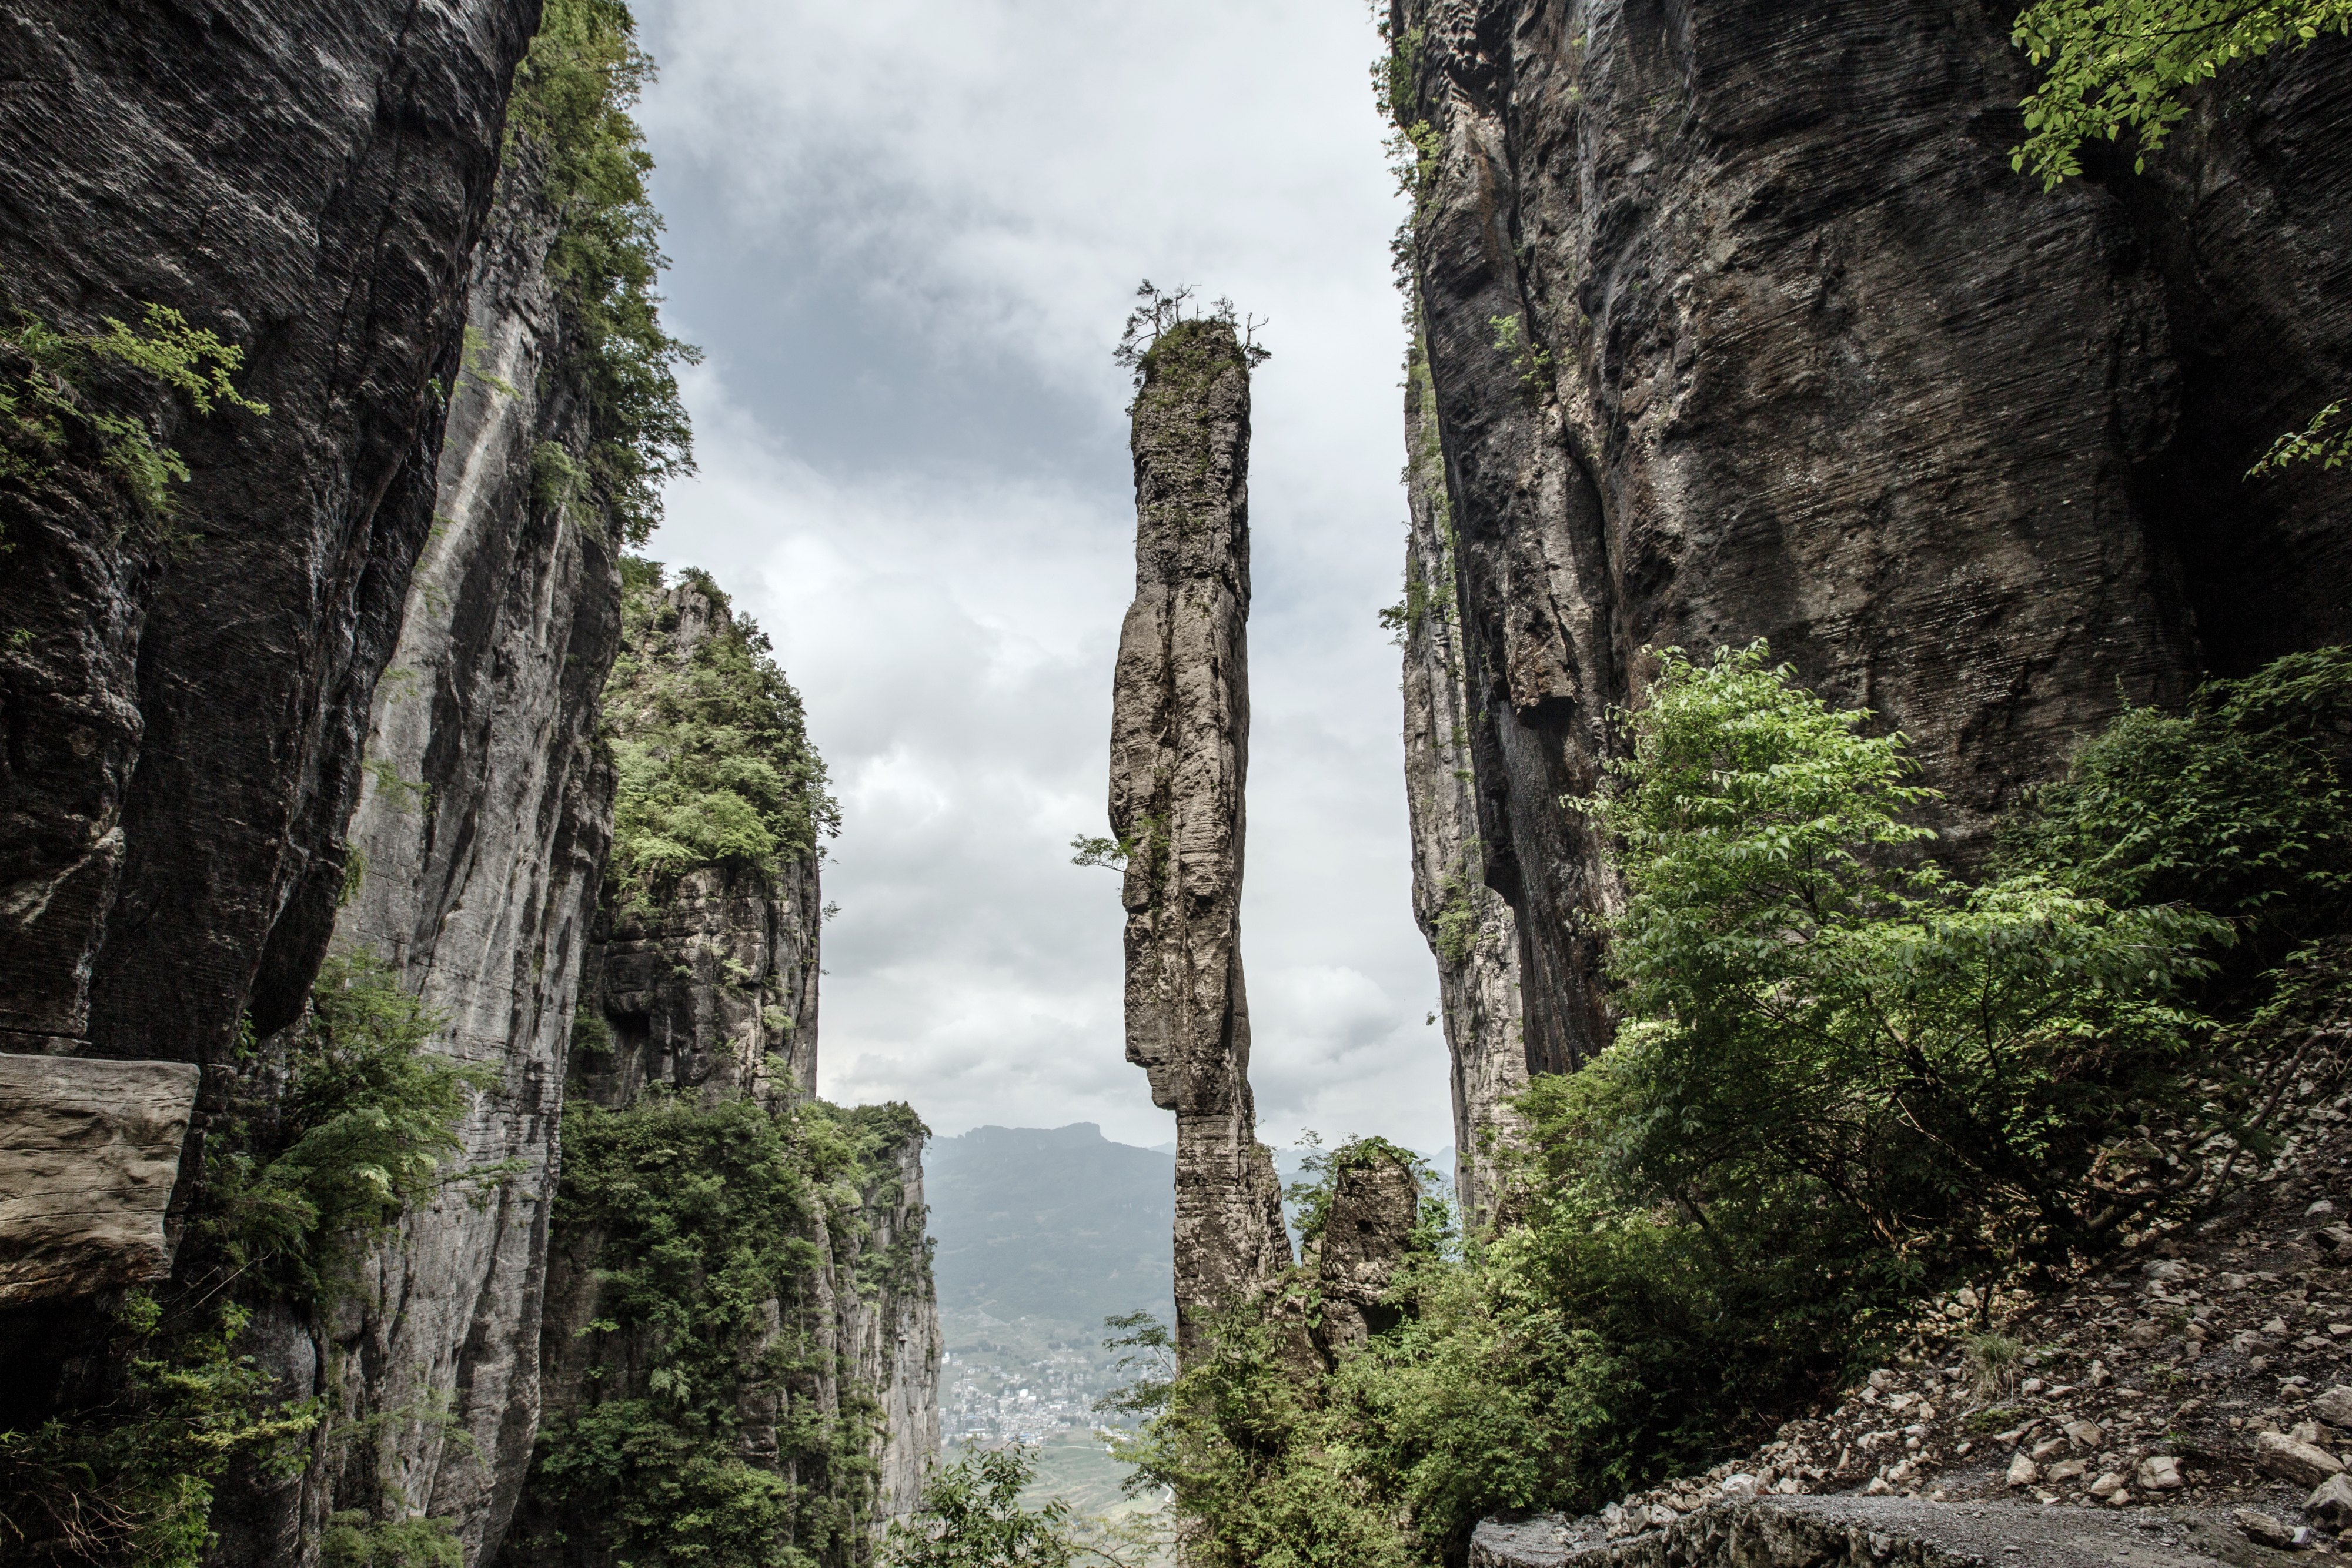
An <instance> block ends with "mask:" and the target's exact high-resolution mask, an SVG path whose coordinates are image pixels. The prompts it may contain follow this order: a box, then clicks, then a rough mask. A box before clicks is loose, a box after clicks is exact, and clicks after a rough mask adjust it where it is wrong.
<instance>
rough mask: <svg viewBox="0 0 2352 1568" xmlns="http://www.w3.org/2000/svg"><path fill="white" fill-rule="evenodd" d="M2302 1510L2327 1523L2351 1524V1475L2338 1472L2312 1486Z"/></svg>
mask: <svg viewBox="0 0 2352 1568" xmlns="http://www.w3.org/2000/svg"><path fill="white" fill-rule="evenodd" d="M2303 1511H2304V1512H2305V1513H2307V1514H2309V1515H2311V1516H2312V1517H2313V1518H2314V1519H2317V1520H2321V1521H2325V1522H2326V1523H2328V1524H2332V1525H2336V1526H2343V1525H2352V1476H2346V1475H2343V1474H2341V1473H2340V1472H2339V1473H2338V1474H2336V1475H2332V1476H2330V1477H2328V1478H2327V1479H2326V1480H2324V1481H2322V1482H2320V1483H2319V1484H2318V1485H2317V1486H2315V1487H2314V1488H2312V1489H2311V1495H2310V1496H2309V1497H2307V1498H2305V1499H2304V1500H2303Z"/></svg>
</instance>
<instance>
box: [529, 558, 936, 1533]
mask: <svg viewBox="0 0 2352 1568" xmlns="http://www.w3.org/2000/svg"><path fill="white" fill-rule="evenodd" d="M624 568H625V580H626V591H625V601H624V607H623V627H624V632H623V651H622V653H621V656H620V657H619V658H618V660H617V661H616V662H615V664H614V674H613V678H612V681H611V683H610V684H609V685H608V686H607V688H606V692H605V702H604V729H605V735H606V738H607V743H608V745H609V747H610V750H611V754H612V758H613V765H614V772H615V774H616V777H617V782H618V788H617V799H616V805H615V812H614V851H613V857H612V870H611V874H610V875H609V877H608V878H607V881H606V886H605V894H604V904H603V909H602V912H601V914H600V915H599V916H598V922H597V926H596V932H595V938H594V941H593V944H592V946H591V947H590V950H589V953H588V958H587V967H588V975H587V983H586V988H585V989H584V991H583V1000H582V1004H581V1019H580V1022H579V1025H578V1026H577V1028H576V1030H575V1031H574V1035H573V1039H572V1051H571V1058H570V1068H569V1077H568V1082H567V1085H566V1100H565V1110H564V1116H563V1148H564V1155H563V1173H562V1183H561V1186H560V1187H559V1190H558V1197H557V1201H556V1204H555V1208H554V1225H553V1232H552V1238H551V1248H550V1257H549V1272H548V1287H547V1295H546V1301H547V1306H546V1312H545V1316H544V1320H543V1322H542V1324H541V1355H542V1357H543V1363H544V1367H545V1375H544V1384H545V1390H546V1401H545V1402H546V1416H545V1420H544V1423H543V1427H542V1435H541V1442H540V1447H539V1452H538V1457H537V1460H536V1463H535V1466H534V1469H533V1470H532V1475H531V1480H530V1489H529V1492H528V1494H527V1497H526V1499H525V1503H524V1508H523V1511H522V1516H521V1521H520V1524H519V1527H518V1531H517V1534H516V1537H515V1539H514V1541H513V1542H512V1543H511V1544H510V1545H509V1548H508V1550H507V1552H506V1553H505V1555H504V1556H503V1557H502V1559H501V1560H502V1561H509V1562H522V1563H615V1562H621V1561H628V1562H635V1563H662V1562H685V1561H688V1560H692V1561H698V1562H701V1561H719V1562H744V1563H751V1562H766V1561H770V1560H771V1558H772V1553H773V1552H775V1551H776V1550H778V1549H780V1548H791V1549H793V1550H795V1551H798V1552H804V1553H806V1554H807V1556H808V1558H809V1559H810V1560H813V1561H815V1562H819V1563H858V1562H863V1561H865V1560H866V1558H867V1557H868V1556H869V1555H870V1552H871V1546H872V1542H873V1541H874V1540H875V1539H876V1538H877V1534H878V1531H879V1529H880V1526H881V1525H882V1523H883V1522H884V1521H886V1520H887V1519H888V1518H891V1517H894V1516H896V1515H898V1514H901V1513H904V1512H906V1511H908V1510H910V1509H911V1508H912V1507H913V1506H914V1503H915V1500H916V1497H917V1494H918V1492H919V1489H920V1484H921V1478H922V1476H923V1474H924V1471H925V1469H926V1468H927V1466H928V1464H929V1460H930V1458H931V1456H932V1455H933V1454H935V1453H936V1451H937V1449H938V1445H939V1416H938V1376H939V1361H940V1330H939V1315H938V1307H937V1302H936V1300H935V1297H934V1294H933V1291H932V1289H931V1281H930V1253H929V1242H928V1240H927V1239H926V1238H925V1236H924V1229H923V1216H924V1206H923V1194H922V1146H923V1142H924V1140H925V1138H926V1137H927V1136H928V1133H927V1132H926V1130H925V1129H924V1127H923V1126H922V1124H921V1123H920V1122H919V1121H918V1120H917V1119H916V1117H915V1115H914V1113H912V1112H911V1111H910V1110H908V1108H907V1107H905V1106H903V1105H888V1106H871V1107H860V1108H856V1109H849V1110H842V1109H836V1108H835V1107H831V1106H827V1105H824V1104H823V1103H820V1102H818V1101H817V1100H816V1099H815V1098H814V1089H815V1078H816V1047H817V1033H816V1012H817V1009H816V987H817V973H818V968H817V964H818V935H819V928H820V926H821V925H822V921H823V911H822V909H821V907H820V905H819V897H820V891H819V885H818V874H817V862H818V851H817V845H818V839H819V835H820V834H821V833H823V832H824V831H826V830H827V829H828V828H829V827H830V826H831V824H832V822H833V821H834V820H835V819H834V809H833V804H832V801H831V800H829V799H828V798H827V797H826V795H825V792H824V784H825V780H824V768H823V765H822V763H821V762H820V761H819V760H818V758H817V757H816V755H815V753H814V749H813V748H812V747H810V746H809V743H808V740H807V737H806V735H805V733H804V731H803V726H802V720H801V711H800V702H799V698H798V696H797V695H795V694H794V693H793V690H792V688H791V686H790V685H788V684H787V683H786V682H785V681H784V678H783V676H782V673H781V672H780V671H778V670H777V669H776V667H775V665H774V664H773V662H772V660H771V659H769V657H768V656H767V642H766V639H765V638H764V637H761V635H760V634H759V633H758V632H757V631H756V629H755V628H753V627H751V624H750V623H749V622H745V621H742V620H740V619H739V618H738V617H737V616H736V615H735V614H734V612H733V611H732V609H731V607H730V604H729V603H728V601H727V599H726V597H725V596H724V595H723V594H721V593H720V592H719V591H718V589H717V588H716V587H715V586H714V585H713V584H712V583H711V582H710V580H709V579H708V578H706V577H703V576H701V575H699V574H697V573H688V574H686V575H685V576H684V577H682V578H681V580H678V581H677V582H676V583H675V584H672V583H669V582H667V581H666V580H665V579H664V577H663V575H662V573H661V571H660V569H658V568H656V567H654V566H652V565H650V564H649V563H645V562H640V561H635V560H631V561H627V562H625V563H624ZM697 1553H702V1554H703V1555H700V1556H697V1555H696V1554H697Z"/></svg>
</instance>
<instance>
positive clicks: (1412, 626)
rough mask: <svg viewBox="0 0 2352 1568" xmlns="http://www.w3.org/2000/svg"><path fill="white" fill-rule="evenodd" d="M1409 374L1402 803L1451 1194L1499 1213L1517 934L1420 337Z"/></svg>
mask: <svg viewBox="0 0 2352 1568" xmlns="http://www.w3.org/2000/svg"><path fill="white" fill-rule="evenodd" d="M1406 371H1407V373H1406V377H1405V409H1404V428H1405V451H1406V454H1407V461H1406V465H1405V492H1406V498H1407V501H1408V504H1409V506H1410V507H1411V512H1410V516H1411V523H1410V525H1409V534H1408V538H1407V541H1406V546H1405V564H1404V602H1403V603H1402V605H1400V606H1399V607H1398V613H1397V617H1396V619H1397V620H1398V622H1399V624H1398V628H1397V630H1398V636H1399V640H1400V641H1401V642H1402V644H1403V646H1404V779H1405V803H1406V805H1407V807H1408V809H1409V810H1410V812H1411V816H1412V914H1413V919H1414V921H1415V922H1416V923H1417V924H1418V925H1420V926H1421V934H1422V936H1423V937H1424V938H1426V939H1427V940H1428V943H1429V950H1430V952H1431V953H1432V954H1433V955H1434V956H1435V957H1436V959H1437V994H1438V1001H1439V1007H1440V1009H1442V1013H1441V1017H1442V1019H1443V1021H1444V1025H1445V1045H1446V1051H1447V1054H1448V1056H1449V1057H1450V1058H1451V1060H1452V1061H1453V1066H1454V1071H1453V1089H1454V1197H1455V1198H1456V1200H1457V1201H1458V1202H1459V1203H1460V1204H1461V1207H1462V1214H1463V1218H1464V1220H1465V1223H1467V1224H1472V1225H1475V1224H1477V1223H1479V1222H1480V1221H1482V1220H1484V1219H1487V1218H1492V1216H1493V1211H1494V1202H1495V1192H1494V1184H1493V1182H1492V1180H1491V1179H1490V1174H1489V1173H1490V1168H1491V1166H1493V1164H1494V1156H1495V1154H1496V1149H1495V1148H1494V1147H1493V1146H1492V1145H1494V1143H1495V1142H1496V1140H1502V1141H1505V1142H1507V1141H1508V1140H1509V1139H1510V1137H1511V1135H1512V1132H1513V1126H1512V1123H1513V1114H1512V1112H1511V1109H1510V1107H1509V1106H1508V1105H1507V1103H1505V1102H1506V1101H1507V1100H1508V1098H1509V1097H1510V1096H1511V1095H1513V1094H1516V1093H1517V1092H1519V1091H1520V1090H1522V1089H1524V1088H1526V1087H1527V1082H1528V1051H1527V1044H1526V1041H1525V1040H1524V1039H1523V1038H1522V1029H1523V1026H1522V1024H1521V1021H1520V1013H1521V1004H1520V998H1519V938H1518V931H1517V925H1516V924H1515V917H1514V916H1513V915H1512V914H1511V906H1510V904H1508V903H1507V901H1506V900H1505V899H1504V898H1503V895H1502V894H1498V893H1496V891H1495V890H1494V889H1493V888H1491V887H1489V886H1487V885H1486V841H1485V840H1484V839H1482V838H1481V837H1480V836H1479V826H1478V790H1477V773H1476V770H1475V768H1473V767H1472V766H1471V752H1472V747H1471V741H1470V736H1471V726H1472V725H1473V724H1475V722H1476V716H1475V710H1474V709H1473V708H1472V706H1471V704H1470V689H1469V685H1468V681H1467V672H1468V666H1467V665H1466V664H1465V663H1464V659H1463V648H1462V620H1461V609H1460V603H1461V601H1460V596H1459V594H1458V593H1457V591H1456V587H1455V582H1454V555H1455V550H1456V548H1457V547H1456V541H1455V538H1454V516H1453V510H1452V507H1451V506H1450V504H1449V503H1448V501H1447V499H1446V493H1445V455H1444V451H1443V450H1442V449H1441V447H1440V445H1439V443H1438V437H1437V411H1436V408H1435V406H1434V398H1435V393H1434V391H1433V388H1432V387H1431V385H1430V381H1429V361H1428V359H1427V357H1426V355H1425V354H1424V353H1423V350H1422V347H1421V345H1420V343H1419V342H1418V341H1416V342H1415V343H1414V345H1413V351H1412V358H1411V360H1410V361H1408V363H1407V366H1406Z"/></svg>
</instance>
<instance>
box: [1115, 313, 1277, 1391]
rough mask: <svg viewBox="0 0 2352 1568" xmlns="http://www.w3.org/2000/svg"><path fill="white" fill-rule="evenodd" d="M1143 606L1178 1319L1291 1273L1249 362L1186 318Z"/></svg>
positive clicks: (1167, 380) (1147, 538) (1131, 1016)
mask: <svg viewBox="0 0 2352 1568" xmlns="http://www.w3.org/2000/svg"><path fill="white" fill-rule="evenodd" d="M1139 368H1140V370H1141V372H1142V385H1141V387H1140V388H1139V391H1138V392H1137V394H1136V399H1135V408H1134V411H1133V412H1134V421H1135V426H1134V439H1133V446H1134V451H1135V511H1136V526H1135V602H1134V603H1133V604H1132V605H1130V606H1129V609H1128V612H1127V623H1126V625H1125V626H1124V627H1123V628H1122V629H1121V631H1120V632H1119V640H1118V676H1117V680H1116V685H1115V686H1114V689H1113V693H1112V700H1111V744H1110V821H1111V831H1113V832H1114V833H1116V834H1117V835H1118V839H1119V841H1120V842H1121V843H1122V844H1123V845H1125V846H1126V847H1127V851H1128V861H1127V883H1126V888H1125V894H1124V897H1125V903H1126V905H1127V1059H1128V1060H1129V1061H1132V1062H1134V1063H1136V1064H1137V1065H1138V1066H1139V1067H1141V1068H1142V1069H1143V1070H1144V1071H1146V1072H1148V1073H1149V1074H1150V1079H1151V1099H1152V1103H1154V1104H1156V1105H1158V1106H1160V1109H1162V1110H1167V1111H1173V1112H1175V1113H1176V1327H1177V1345H1178V1349H1179V1353H1180V1354H1190V1353H1191V1352H1192V1349H1193V1348H1194V1347H1195V1346H1196V1345H1197V1343H1198V1342H1199V1338H1200V1334H1201V1333H1202V1313H1203V1312H1211V1311H1214V1310H1216V1309H1217V1308H1220V1307H1223V1306H1225V1305H1227V1304H1229V1303H1231V1302H1233V1301H1236V1300H1238V1299H1240V1298H1242V1297H1243V1296H1244V1295H1246V1294H1247V1293H1248V1292H1249V1291H1251V1290H1252V1289H1253V1288H1254V1287H1255V1286H1257V1285H1259V1284H1261V1283H1262V1282H1264V1281H1265V1280H1267V1279H1268V1278H1270V1277H1271V1276H1273V1275H1274V1274H1276V1273H1278V1272H1279V1271H1280V1270H1284V1269H1286V1268H1287V1267H1288V1266H1289V1264H1290V1239H1289V1236H1288V1233H1287V1232H1286V1231H1285V1230H1284V1228H1283V1224H1282V1202H1281V1188H1280V1186H1279V1184H1278V1183H1277V1182H1276V1179H1275V1174H1274V1159H1273V1156H1272V1155H1270V1154H1269V1153H1268V1152H1267V1150H1266V1149H1265V1146H1264V1145H1261V1144H1259V1143H1258V1141H1257V1113H1256V1108H1255V1103H1253V1102H1252V1100H1251V1097H1250V1086H1249V1051H1250V1033H1249V1003H1248V1000H1247V998H1246V997H1245V995H1244V990H1243V986H1242V957H1241V897H1242V838H1243V827H1244V813H1243V800H1242V798H1243V786H1244V780H1245V779H1246V777H1247V775H1248V772H1249V650H1248V640H1247V622H1248V618H1249V398H1250V365H1249V355H1248V353H1247V351H1246V350H1244V347H1243V346H1242V344H1241V343H1240V342H1239V341H1238V340H1237V339H1236V337H1235V334H1234V329H1233V327H1232V325H1231V324H1230V323H1228V322H1224V321H1220V320H1199V321H1185V322H1181V323H1179V324H1177V325H1175V326H1174V327H1172V328H1171V329H1169V330H1167V331H1166V332H1164V333H1162V334H1161V335H1160V339H1159V340H1158V341H1157V342H1156V343H1154V344H1153V345H1152V347H1151V349H1150V351H1149V352H1148V353H1147V354H1145V355H1144V356H1143V358H1142V360H1141V361H1140V366H1139Z"/></svg>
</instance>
